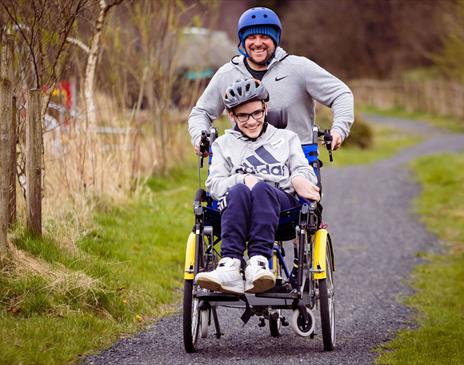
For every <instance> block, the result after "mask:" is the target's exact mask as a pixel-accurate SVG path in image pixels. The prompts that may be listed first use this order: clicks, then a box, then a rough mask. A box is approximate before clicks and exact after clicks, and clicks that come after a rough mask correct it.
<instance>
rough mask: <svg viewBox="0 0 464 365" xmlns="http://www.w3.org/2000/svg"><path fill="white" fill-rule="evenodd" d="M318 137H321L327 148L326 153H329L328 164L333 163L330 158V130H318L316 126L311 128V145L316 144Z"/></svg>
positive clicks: (331, 139) (331, 138)
mask: <svg viewBox="0 0 464 365" xmlns="http://www.w3.org/2000/svg"><path fill="white" fill-rule="evenodd" d="M319 137H323V138H322V139H323V140H324V144H325V147H326V148H327V152H328V153H329V159H330V162H333V156H332V141H333V137H332V135H331V134H330V129H324V130H320V129H319V127H318V126H317V125H315V126H314V127H313V143H317V140H318V139H319Z"/></svg>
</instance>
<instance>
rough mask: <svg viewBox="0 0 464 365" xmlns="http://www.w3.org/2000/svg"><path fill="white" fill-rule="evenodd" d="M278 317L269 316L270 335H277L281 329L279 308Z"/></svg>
mask: <svg viewBox="0 0 464 365" xmlns="http://www.w3.org/2000/svg"><path fill="white" fill-rule="evenodd" d="M278 312H279V318H277V319H273V318H272V317H271V318H269V329H270V331H271V336H272V337H279V336H280V331H281V329H282V321H281V319H280V315H281V310H280V309H279V311H278Z"/></svg>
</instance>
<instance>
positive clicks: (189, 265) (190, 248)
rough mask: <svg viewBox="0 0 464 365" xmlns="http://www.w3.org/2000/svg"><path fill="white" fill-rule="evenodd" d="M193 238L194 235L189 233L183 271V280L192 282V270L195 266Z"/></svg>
mask: <svg viewBox="0 0 464 365" xmlns="http://www.w3.org/2000/svg"><path fill="white" fill-rule="evenodd" d="M195 238H196V236H195V233H193V232H191V233H190V235H189V237H188V240H187V247H186V250H185V269H184V279H185V280H193V278H194V273H193V268H194V266H195Z"/></svg>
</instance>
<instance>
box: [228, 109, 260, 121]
mask: <svg viewBox="0 0 464 365" xmlns="http://www.w3.org/2000/svg"><path fill="white" fill-rule="evenodd" d="M234 115H235V118H237V120H238V121H239V122H240V123H246V122H248V119H250V117H252V118H253V119H254V120H256V121H257V120H258V119H261V118H262V117H263V116H264V109H258V110H255V111H254V112H253V113H238V114H235V113H234Z"/></svg>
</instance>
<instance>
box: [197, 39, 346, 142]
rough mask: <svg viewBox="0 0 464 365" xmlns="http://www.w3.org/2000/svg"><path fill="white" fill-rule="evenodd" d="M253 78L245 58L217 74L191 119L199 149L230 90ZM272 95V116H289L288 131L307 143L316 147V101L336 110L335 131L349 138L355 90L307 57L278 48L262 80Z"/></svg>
mask: <svg viewBox="0 0 464 365" xmlns="http://www.w3.org/2000/svg"><path fill="white" fill-rule="evenodd" d="M249 77H252V76H251V75H250V73H249V72H248V70H247V69H246V66H245V64H244V63H243V56H237V57H234V58H233V59H232V60H231V61H230V62H229V63H226V64H225V65H223V66H222V67H221V68H219V70H218V71H217V72H216V73H215V74H214V76H213V78H212V79H211V81H210V83H209V84H208V86H207V87H206V89H205V91H204V92H203V94H202V95H201V97H200V98H199V99H198V102H197V104H196V106H195V107H194V108H193V109H192V112H191V113H190V116H189V120H188V122H189V132H190V135H191V136H192V143H193V144H194V145H195V144H196V143H197V142H198V141H199V139H200V137H201V131H202V130H209V128H210V127H211V124H212V122H213V121H214V120H215V119H217V118H218V117H219V116H220V115H221V113H222V112H223V110H224V104H223V101H222V97H223V96H224V93H225V90H226V88H227V87H228V86H229V85H230V84H232V83H233V82H235V81H237V80H238V79H243V78H249ZM262 83H263V84H264V86H266V89H267V90H268V91H269V95H270V100H269V104H268V107H269V113H283V114H284V115H285V114H286V115H287V118H288V125H287V128H288V129H290V130H291V131H293V132H295V133H296V134H298V136H299V137H300V139H301V141H302V142H303V143H312V126H313V124H314V118H315V111H314V100H317V101H318V102H320V103H322V104H324V105H326V106H328V107H330V108H332V111H333V125H332V129H333V130H336V131H337V132H339V133H340V135H341V136H342V138H343V139H344V138H346V136H348V133H349V131H350V127H351V125H352V124H353V120H354V106H353V104H354V101H353V94H352V93H351V90H350V89H349V88H348V86H346V85H345V84H344V83H343V82H342V81H340V80H339V79H337V78H336V77H335V76H333V75H331V74H330V73H329V72H327V71H326V70H324V69H323V68H321V67H319V66H318V65H317V64H315V63H314V62H312V61H310V60H309V59H307V58H305V57H299V56H293V55H288V54H287V53H286V52H285V51H284V50H283V49H282V48H280V47H279V48H277V50H276V54H275V57H274V58H273V59H272V62H271V63H270V65H269V67H268V71H267V72H266V74H265V75H264V77H263V79H262Z"/></svg>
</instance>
